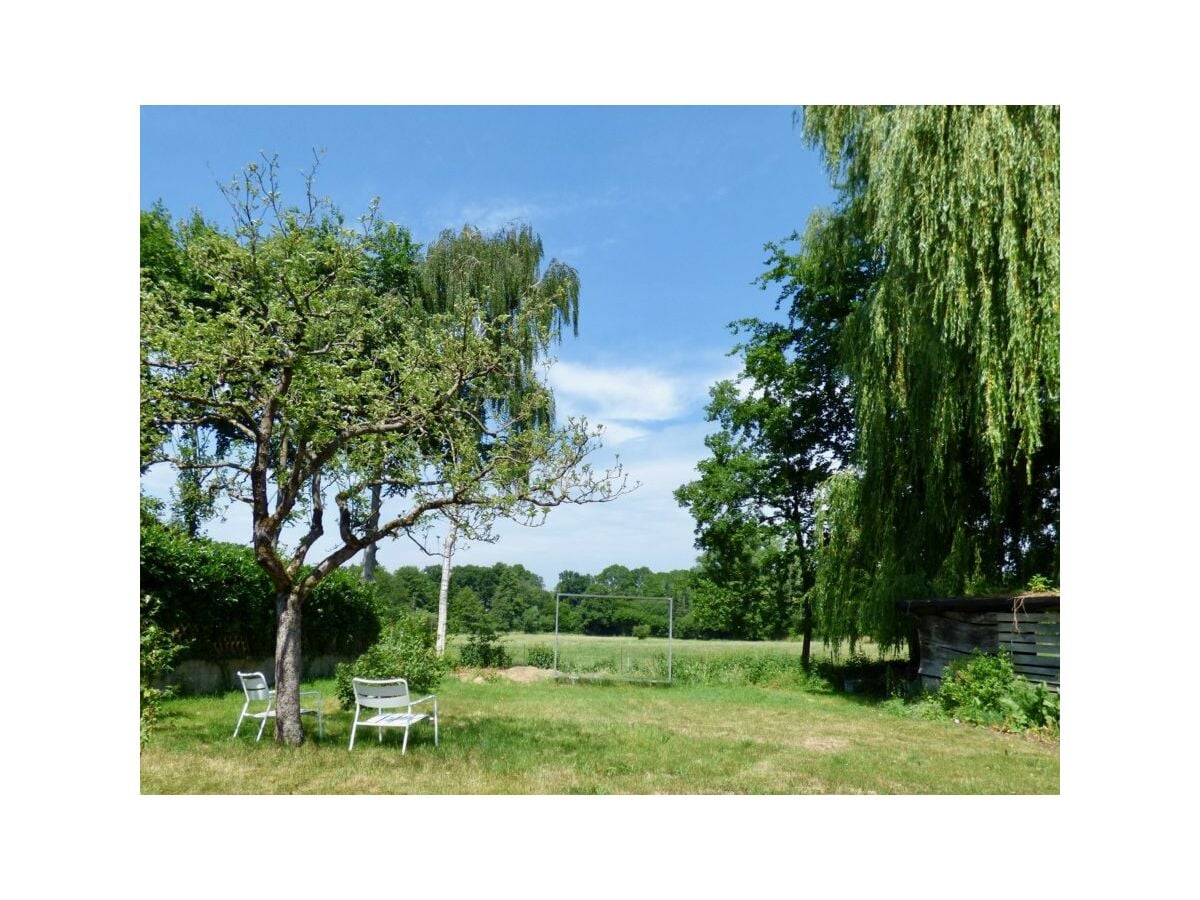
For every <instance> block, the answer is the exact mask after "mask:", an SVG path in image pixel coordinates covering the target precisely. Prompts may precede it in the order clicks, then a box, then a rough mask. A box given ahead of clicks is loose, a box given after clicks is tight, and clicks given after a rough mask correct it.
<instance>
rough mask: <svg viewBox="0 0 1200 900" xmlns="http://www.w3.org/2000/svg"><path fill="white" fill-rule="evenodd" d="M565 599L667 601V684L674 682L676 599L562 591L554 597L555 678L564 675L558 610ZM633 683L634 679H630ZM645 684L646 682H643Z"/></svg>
mask: <svg viewBox="0 0 1200 900" xmlns="http://www.w3.org/2000/svg"><path fill="white" fill-rule="evenodd" d="M563 597H587V598H591V599H594V600H666V601H667V684H671V683H672V682H673V678H672V675H671V644H672V642H673V641H674V638H675V598H674V597H638V596H634V595H632V594H572V593H568V592H565V591H560V592H558V593H556V594H555V595H554V677H555V678H557V677H558V676H559V675H561V674H562V673H561V672H559V671H558V608H559V604H560V603H561V602H562V598H563ZM630 680H631V681H632V680H633V679H630ZM643 683H645V682H643Z"/></svg>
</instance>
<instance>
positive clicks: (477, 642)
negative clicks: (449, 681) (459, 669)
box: [458, 633, 512, 669]
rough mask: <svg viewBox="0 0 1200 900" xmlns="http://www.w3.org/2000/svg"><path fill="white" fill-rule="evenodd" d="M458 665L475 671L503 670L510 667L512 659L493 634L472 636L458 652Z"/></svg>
mask: <svg viewBox="0 0 1200 900" xmlns="http://www.w3.org/2000/svg"><path fill="white" fill-rule="evenodd" d="M458 661H459V663H460V665H464V666H468V667H471V668H477V669H505V668H508V667H509V666H511V665H512V657H511V656H510V655H509V653H508V650H507V649H505V647H504V645H503V644H501V643H500V642H499V641H498V640H497V637H496V635H495V634H490V635H489V634H487V633H481V634H473V635H471V636H470V637H469V638H467V642H466V643H465V644H464V645H463V646H462V649H461V650H459V654H458Z"/></svg>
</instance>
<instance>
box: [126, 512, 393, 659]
mask: <svg viewBox="0 0 1200 900" xmlns="http://www.w3.org/2000/svg"><path fill="white" fill-rule="evenodd" d="M140 550H141V584H142V590H143V591H144V592H146V593H150V594H153V595H154V596H155V597H156V598H157V600H158V605H157V607H156V609H155V611H154V613H153V619H154V621H155V623H156V624H157V625H158V626H159V627H161V628H163V629H165V630H166V631H168V632H174V633H176V634H178V635H179V636H180V638H181V639H182V640H184V641H186V643H187V644H188V648H187V652H186V656H187V657H192V658H198V659H232V658H241V657H262V656H271V655H273V654H274V652H275V602H276V595H275V591H274V589H273V587H272V585H271V581H270V579H269V578H268V577H267V575H266V573H265V572H264V571H263V570H262V569H261V568H260V567H259V566H258V564H257V563H256V561H255V558H254V551H253V550H251V549H250V548H249V547H242V546H238V545H236V544H226V543H221V542H218V541H211V540H208V539H206V538H196V539H193V538H189V537H188V536H187V534H186V533H185V532H184V531H183V530H181V529H179V528H175V527H172V526H169V525H163V524H162V523H160V522H158V521H156V520H154V519H153V517H150V518H149V519H147V518H145V517H143V520H142V527H141V546H140ZM378 635H379V618H378V615H377V613H376V609H375V600H374V596H373V593H372V590H371V588H370V586H368V585H364V584H362V583H361V582H360V581H359V580H358V579H357V578H356V577H354V575H353V574H352V573H350V572H335V573H333V574H332V575H331V576H330V577H328V578H326V579H325V581H323V582H322V583H321V584H320V585H319V586H318V587H317V589H316V590H315V591H314V592H313V595H312V597H311V598H310V599H309V602H308V603H307V605H306V607H305V610H304V648H303V649H304V652H305V654H306V655H315V654H320V653H334V654H350V653H361V652H362V651H363V650H364V649H365V648H366V647H368V646H369V645H370V644H371V643H372V642H373V641H374V640H375V639H376V638H377V637H378Z"/></svg>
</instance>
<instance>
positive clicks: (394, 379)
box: [139, 158, 624, 743]
mask: <svg viewBox="0 0 1200 900" xmlns="http://www.w3.org/2000/svg"><path fill="white" fill-rule="evenodd" d="M278 169H279V166H278V163H277V161H276V160H275V159H272V158H264V163H262V164H260V163H253V164H250V165H248V166H247V167H246V168H245V169H244V170H243V171H242V172H241V173H240V174H239V175H238V176H237V177H236V178H235V179H234V180H233V181H232V182H231V183H230V184H228V185H226V186H224V187H223V189H222V191H223V193H224V195H225V197H226V199H227V200H228V201H229V203H230V206H231V208H232V210H233V212H234V215H235V221H236V227H235V230H234V231H233V233H228V232H224V231H220V230H218V229H216V228H214V227H209V226H206V225H204V224H203V223H194V224H193V225H187V224H180V225H177V226H174V227H170V226H169V222H167V221H166V217H165V214H151V216H150V219H149V220H148V221H147V220H145V219H144V228H143V235H144V238H145V240H146V242H147V246H146V252H145V253H144V255H143V260H142V262H143V268H142V277H141V297H140V299H141V319H140V322H141V334H140V348H139V349H140V352H139V368H140V376H141V378H140V382H141V409H142V419H141V449H142V456H141V465H142V468H143V471H144V470H145V469H146V468H147V467H148V466H151V465H154V464H156V463H161V462H167V463H171V464H174V465H175V466H176V467H177V468H179V469H180V470H181V471H184V472H190V473H193V474H195V475H197V476H198V475H199V474H201V473H207V474H205V476H204V479H205V480H204V484H203V485H202V487H203V491H202V493H203V494H207V492H208V491H210V490H211V491H212V492H213V493H214V495H219V496H223V497H227V498H229V499H236V500H244V501H247V502H248V503H249V507H250V510H251V514H252V517H253V528H252V532H251V534H252V536H253V541H254V556H253V559H254V560H255V563H256V564H257V565H259V566H261V567H262V569H263V571H264V572H265V573H266V574H267V576H268V577H269V579H270V582H271V585H272V587H273V589H274V591H275V593H276V595H277V596H278V597H279V598H280V602H281V604H284V605H285V611H286V615H281V616H280V617H279V620H278V622H279V628H280V637H281V638H282V639H281V640H280V641H279V642H278V643H279V647H280V653H281V654H284V655H286V654H293V653H295V652H297V651H298V648H299V647H300V640H299V638H300V622H301V621H303V622H304V623H305V628H306V629H307V627H308V623H309V621H310V615H309V610H308V606H310V604H309V603H308V601H309V600H310V599H311V598H314V597H315V595H314V590H315V589H318V587H319V586H320V585H321V584H322V583H323V582H325V581H326V580H328V579H329V578H330V577H331V573H332V572H334V571H336V570H338V569H339V567H340V566H342V565H343V564H345V563H347V562H349V561H350V560H351V559H352V558H353V557H354V556H356V555H357V554H358V553H360V552H361V551H362V550H363V549H365V548H366V547H368V546H371V545H373V544H377V543H378V542H379V541H380V540H381V539H383V538H385V537H393V536H397V535H400V534H403V533H409V534H416V535H420V534H423V533H424V526H426V525H428V524H429V523H430V521H431V519H432V518H433V517H435V516H449V517H451V518H452V519H453V520H454V522H455V525H456V527H457V528H458V529H459V530H460V531H461V532H462V533H463V534H464V536H465V537H468V538H474V539H487V538H488V537H490V536H491V534H492V529H493V526H494V523H495V521H496V520H497V519H501V518H503V519H511V520H515V521H518V522H521V523H524V524H539V523H540V522H542V521H543V520H544V519H545V516H546V515H547V514H548V511H549V509H551V508H553V507H555V506H558V505H560V504H562V503H587V502H593V501H597V500H607V499H612V498H613V497H615V496H618V495H619V494H620V493H621V492H622V490H623V488H624V480H623V477H622V475H621V473H620V470H619V467H618V468H617V469H616V470H611V471H607V472H604V473H599V472H596V471H594V470H593V469H591V468H590V467H589V466H587V465H585V464H584V462H585V458H586V457H587V456H588V455H589V454H590V453H591V452H592V450H594V449H595V446H596V445H595V437H596V432H594V431H592V430H589V428H588V426H587V423H586V422H584V421H582V420H578V419H568V420H567V422H565V423H560V424H558V425H556V424H554V423H553V411H554V403H553V395H552V393H551V391H550V388H549V386H548V384H547V383H546V381H545V379H544V378H540V377H539V374H540V370H539V367H538V366H536V365H535V363H536V362H538V361H540V360H542V359H544V358H545V355H546V354H547V353H548V352H549V349H550V347H551V346H552V345H553V344H554V342H556V341H557V340H559V338H560V336H561V331H562V328H563V326H564V325H566V324H569V325H570V327H571V328H572V329H574V328H575V326H576V324H577V321H578V300H579V279H578V276H577V274H576V273H575V271H574V270H573V269H571V268H570V267H569V266H566V265H564V264H562V263H560V262H558V261H557V260H551V261H550V262H549V263H548V264H547V265H546V266H545V267H543V266H542V260H543V255H544V254H543V250H542V245H541V242H540V240H539V239H538V237H537V235H536V234H534V232H533V231H532V229H531V228H529V227H528V226H517V227H513V228H509V229H505V230H503V231H501V232H499V233H498V234H494V235H484V234H482V233H480V232H479V231H477V230H475V229H472V228H464V229H463V231H462V232H461V233H458V234H455V233H453V232H445V233H443V234H442V235H440V236H439V238H438V239H437V240H436V241H435V242H434V243H433V244H431V245H430V246H429V247H428V248H427V249H426V251H425V253H424V255H423V257H422V256H421V255H420V254H419V252H418V248H417V245H415V244H414V243H413V242H412V241H411V239H410V238H409V236H408V234H407V232H406V231H405V230H404V229H402V228H401V227H400V226H398V225H394V224H392V223H386V222H383V221H381V220H380V219H379V218H378V217H377V214H376V213H377V206H375V205H373V206H372V207H371V208H370V209H369V210H368V212H367V214H366V215H365V216H364V217H362V219H361V227H357V228H348V227H345V217H344V216H343V215H342V213H341V212H340V211H339V210H338V209H337V208H336V207H334V206H333V205H332V203H331V202H330V201H328V200H326V199H324V198H322V197H320V196H319V195H318V194H316V193H315V192H314V189H313V179H314V177H315V170H314V171H310V172H309V173H308V177H307V179H306V185H307V186H306V192H305V196H304V198H303V200H302V202H301V203H300V204H295V205H286V204H285V203H284V202H283V200H282V198H281V195H280V191H279V186H278ZM176 270H178V271H176ZM189 429H198V430H199V433H198V435H197V437H196V440H195V441H191V442H190V443H189V439H187V438H186V437H185V435H186V434H187V433H188V430H189ZM210 448H211V449H210ZM373 496H384V497H388V498H389V499H391V500H393V501H394V507H395V510H396V513H395V515H394V516H393V517H391V518H388V519H386V520H385V521H382V522H381V521H379V519H378V518H377V517H376V513H377V512H378V506H377V505H373V502H372V497H373ZM193 499H196V500H199V499H202V498H201V497H199V496H197V497H195V498H193ZM189 502H190V501H189ZM327 504H329V505H331V506H336V507H337V516H336V519H337V526H336V528H335V529H329V528H328V527H327V523H326V516H325V513H326V505H327ZM198 511H200V512H202V510H198ZM290 524H301V525H302V530H301V531H300V533H299V534H298V536H297V538H296V540H295V541H294V543H293V542H291V541H289V542H288V543H289V546H286V547H285V546H284V545H283V543H282V536H283V535H284V534H285V533H286V532H285V528H286V527H287V526H288V525H290ZM305 526H306V527H305ZM326 535H333V536H336V539H335V542H334V544H333V546H332V547H331V548H329V549H328V550H327V551H326V553H325V555H324V557H323V558H321V559H320V560H319V561H317V562H316V564H315V565H310V564H308V562H307V560H308V555H309V553H310V551H313V549H314V548H315V547H317V546H318V545H319V544H318V542H319V540H320V539H321V538H322V537H323V536H326ZM318 605H319V604H318ZM521 608H522V609H523V608H524V607H521ZM357 638H358V635H351V636H349V638H348V640H352V641H353V640H357ZM307 643H309V642H306V644H307ZM290 662H291V663H293V664H292V665H283V666H280V667H279V672H280V676H279V677H280V683H279V685H278V686H277V690H278V692H279V696H280V701H281V702H280V716H279V719H278V724H279V734H280V735H281V736H282V737H283V738H284V739H285V740H286V741H288V742H289V743H298V742H299V741H300V740H302V734H303V731H302V729H301V727H300V722H299V713H298V709H299V704H298V698H297V693H298V688H299V685H298V682H297V675H296V673H298V672H299V669H300V666H299V662H300V661H299V660H298V659H292V660H290Z"/></svg>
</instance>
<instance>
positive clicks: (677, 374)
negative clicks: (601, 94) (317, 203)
mask: <svg viewBox="0 0 1200 900" xmlns="http://www.w3.org/2000/svg"><path fill="white" fill-rule="evenodd" d="M314 148H324V156H323V160H322V163H321V167H320V170H319V175H318V183H317V187H318V190H319V192H320V193H322V194H325V195H327V196H329V197H330V198H332V199H333V200H334V202H335V203H336V204H337V205H338V206H339V207H340V208H341V209H342V211H343V212H344V213H346V215H347V218H349V219H353V218H354V217H356V216H358V215H359V214H361V213H362V212H363V211H364V210H365V209H366V207H367V205H368V203H369V202H370V201H371V199H372V198H373V197H379V198H380V201H381V213H382V215H383V216H384V217H386V218H388V219H392V220H394V221H397V222H400V223H402V224H404V225H406V226H407V227H408V228H409V229H410V230H411V231H412V232H413V235H414V237H415V239H417V240H418V241H421V242H427V241H429V240H431V239H433V238H434V237H435V236H436V235H437V234H438V232H439V231H441V230H442V229H445V228H454V229H457V228H461V227H462V226H463V225H464V224H466V223H470V224H472V225H475V226H477V227H479V228H482V229H484V230H489V231H490V230H495V229H497V228H500V227H502V226H504V225H506V224H508V223H510V222H523V223H529V224H530V225H532V226H533V228H534V229H535V230H536V231H537V232H538V233H539V234H540V235H541V237H542V241H543V245H544V247H545V251H546V257H547V260H548V259H550V258H552V257H557V258H559V259H561V260H563V261H565V262H567V263H569V264H571V265H573V266H575V267H576V269H577V270H578V271H579V275H580V281H581V285H582V290H581V298H580V326H579V336H578V338H570V337H567V338H566V339H565V340H564V342H563V344H562V345H561V347H559V348H558V350H557V351H556V356H557V359H558V362H557V363H556V365H555V366H554V368H553V369H552V372H551V380H552V383H553V385H554V387H555V391H556V396H557V398H558V406H559V411H560V413H561V414H564V415H565V414H578V415H585V416H587V417H588V419H589V420H590V421H592V422H594V423H598V424H603V425H604V426H605V429H606V437H605V439H604V448H603V449H602V450H601V451H600V452H598V453H597V454H596V456H595V457H594V459H595V462H596V463H597V464H605V463H608V462H610V461H611V460H612V458H613V455H614V454H619V456H620V460H621V462H622V463H623V464H624V466H625V467H626V469H627V470H628V471H629V473H630V476H631V479H633V480H636V481H639V482H641V487H640V488H639V489H638V490H637V491H635V492H634V493H632V494H629V495H627V496H624V497H622V498H620V499H619V500H617V501H615V502H613V503H611V504H606V505H602V506H597V505H590V506H583V507H563V508H559V509H557V510H554V511H553V512H552V513H551V515H550V517H549V519H548V520H547V522H546V524H545V525H543V526H542V527H540V528H537V529H529V528H521V527H516V526H501V527H500V528H499V530H498V534H499V536H500V537H499V540H498V541H497V543H495V544H472V545H469V546H467V547H465V548H462V549H460V552H459V553H458V554H457V555H456V562H457V563H460V564H461V563H475V564H479V565H490V564H491V563H493V562H497V561H504V562H510V563H518V562H519V563H521V564H523V565H524V566H526V567H527V568H529V569H530V570H532V571H534V572H537V573H538V574H539V575H541V576H542V577H543V579H544V580H545V583H546V585H547V587H553V585H554V582H555V580H556V578H557V575H558V573H559V572H561V571H562V570H564V569H574V570H576V571H582V572H598V571H599V570H600V569H602V568H603V567H604V566H606V565H609V564H611V563H622V564H624V565H628V566H630V567H636V566H643V565H644V566H649V567H650V568H651V569H655V570H665V569H675V568H686V567H689V566H690V565H692V564H693V562H694V560H695V556H696V551H695V549H694V547H693V543H692V542H693V522H692V519H691V517H690V515H689V514H688V513H687V511H686V510H684V509H681V508H679V507H678V506H677V505H676V503H675V501H674V499H673V497H672V496H671V494H672V491H674V489H675V488H677V487H678V486H679V485H680V484H682V483H684V482H685V481H688V480H690V479H692V478H693V477H694V476H695V472H694V466H695V463H696V462H697V461H698V460H699V459H701V458H702V457H703V456H704V455H705V448H704V445H703V438H704V435H705V434H706V433H707V432H708V431H710V430H711V427H712V426H711V425H710V424H709V423H707V422H705V421H704V410H703V407H704V404H705V402H706V401H707V397H708V388H709V387H710V385H711V384H712V383H713V382H714V381H716V380H717V379H718V378H723V377H730V376H732V375H733V374H735V372H736V370H737V362H736V360H735V359H733V358H731V357H729V356H728V351H729V350H730V348H731V347H732V345H733V341H734V338H733V336H732V335H731V333H730V332H729V330H728V327H727V326H728V323H729V322H730V321H732V320H734V319H737V318H741V317H745V316H764V317H768V316H773V315H775V311H774V300H775V293H774V292H772V291H766V292H764V291H762V290H760V289H759V288H758V287H756V286H755V285H754V284H753V283H752V282H753V280H754V279H755V277H756V276H757V275H758V274H759V273H760V272H761V271H762V270H763V268H764V266H763V261H764V259H765V256H766V254H765V252H764V251H763V244H764V243H765V242H766V241H769V240H778V239H781V238H783V237H785V236H787V235H788V234H790V233H791V232H792V231H793V230H797V229H802V228H803V226H804V222H805V220H806V219H807V217H808V214H809V212H810V211H811V210H812V209H813V208H814V207H815V206H817V205H821V204H828V203H829V202H831V200H832V196H833V195H832V191H831V189H830V188H829V184H828V180H827V178H826V177H825V173H824V171H823V169H822V167H821V163H820V160H819V158H818V157H817V155H816V154H815V153H813V152H811V151H810V150H808V149H807V148H806V147H805V146H804V144H803V141H802V140H801V137H800V132H799V129H798V128H796V127H795V126H794V125H793V121H792V108H791V107H771V106H748V107H734V106H723V107H547V106H537V107H466V106H451V107H433V106H425V107H368V106H354V107H300V106H291V107H211V106H210V107H143V108H142V111H141V185H140V194H141V206H142V208H147V207H148V206H149V205H150V204H152V203H154V202H155V201H157V200H162V201H163V202H164V203H165V204H166V206H167V208H168V209H169V210H170V211H171V212H172V213H173V214H175V215H177V216H179V215H184V214H186V213H188V212H189V211H190V210H192V209H199V210H200V211H202V212H203V213H204V215H205V217H206V218H208V219H210V220H213V221H216V222H218V223H226V222H228V221H229V211H228V208H227V207H226V206H225V202H224V200H223V198H222V197H221V195H220V193H219V192H218V190H217V187H216V183H217V181H218V180H228V179H229V178H231V177H232V176H233V175H235V174H236V173H237V172H238V170H239V169H240V167H241V166H242V165H243V164H245V163H247V162H249V161H251V160H254V159H256V158H257V156H258V154H259V152H260V151H262V152H265V153H267V154H268V155H270V154H278V156H279V160H280V164H281V171H282V172H283V174H284V182H283V188H284V193H285V197H286V196H289V195H290V196H291V197H293V198H295V199H297V200H298V199H299V196H300V193H299V192H300V191H301V189H302V186H301V181H300V177H299V172H300V170H301V169H302V168H305V167H306V166H308V164H309V163H310V161H311V159H312V153H313V149H314ZM172 478H173V475H172V473H171V472H170V471H168V470H166V469H162V468H160V469H158V470H152V472H151V473H150V474H149V475H147V476H146V477H144V478H143V485H144V487H145V488H146V489H147V490H148V491H149V492H151V493H154V494H157V495H160V496H166V493H167V491H168V490H169V488H170V484H171V481H172ZM208 533H209V534H210V535H211V536H213V537H216V538H219V539H222V540H232V541H239V542H245V541H248V538H249V518H248V515H247V514H246V512H245V511H244V510H243V509H240V508H236V507H235V508H231V509H230V510H229V511H228V514H227V516H226V519H225V521H223V522H222V521H214V522H212V523H211V524H210V525H209V527H208ZM330 544H331V542H327V544H325V545H319V546H318V547H317V548H316V551H320V550H321V549H322V548H323V547H326V546H328V545H330ZM380 561H381V562H382V563H383V564H384V565H385V566H387V567H388V568H389V569H393V568H395V567H396V566H398V565H406V564H416V565H428V564H430V563H432V562H434V560H431V559H429V558H428V557H426V556H424V555H423V554H422V553H420V551H419V550H417V549H416V548H415V547H414V546H413V544H412V543H411V542H409V541H407V540H403V539H401V540H398V541H394V542H387V543H385V544H384V545H382V546H381V548H380Z"/></svg>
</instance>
